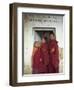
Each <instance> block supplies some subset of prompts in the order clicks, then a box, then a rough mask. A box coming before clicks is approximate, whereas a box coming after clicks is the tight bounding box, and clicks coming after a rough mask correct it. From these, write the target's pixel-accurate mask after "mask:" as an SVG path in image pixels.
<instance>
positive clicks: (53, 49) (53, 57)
mask: <svg viewBox="0 0 74 90" xmlns="http://www.w3.org/2000/svg"><path fill="white" fill-rule="evenodd" d="M48 48H49V65H48V67H49V73H58V72H59V50H58V44H57V41H56V40H50V41H49V43H48Z"/></svg>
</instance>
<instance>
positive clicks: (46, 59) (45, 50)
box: [41, 37, 49, 73]
mask: <svg viewBox="0 0 74 90" xmlns="http://www.w3.org/2000/svg"><path fill="white" fill-rule="evenodd" d="M41 53H42V57H43V61H44V62H43V63H44V64H45V65H46V68H47V69H46V72H47V73H48V67H47V66H48V64H49V52H48V44H47V38H46V37H43V38H42V41H41Z"/></svg>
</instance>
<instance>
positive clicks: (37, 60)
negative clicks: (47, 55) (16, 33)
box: [32, 48, 47, 74]
mask: <svg viewBox="0 0 74 90" xmlns="http://www.w3.org/2000/svg"><path fill="white" fill-rule="evenodd" d="M46 70H47V68H46V66H45V65H44V63H43V57H42V53H41V49H40V48H38V49H37V50H36V51H35V52H34V55H33V58H32V73H33V74H39V73H46V72H47V71H46Z"/></svg>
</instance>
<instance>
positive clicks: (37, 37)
mask: <svg viewBox="0 0 74 90" xmlns="http://www.w3.org/2000/svg"><path fill="white" fill-rule="evenodd" d="M33 31H34V42H35V41H41V39H42V37H43V35H44V34H45V35H46V37H47V38H48V39H49V34H50V33H52V32H53V33H54V34H55V36H56V28H54V27H53V28H52V27H34V28H33Z"/></svg>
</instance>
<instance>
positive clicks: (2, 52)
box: [0, 0, 74, 90]
mask: <svg viewBox="0 0 74 90" xmlns="http://www.w3.org/2000/svg"><path fill="white" fill-rule="evenodd" d="M14 1H15V2H24V3H25V2H26V3H43V4H57V5H73V11H74V0H0V90H39V89H42V90H64V89H65V90H73V89H74V80H73V84H59V85H42V86H26V87H11V86H9V85H8V82H9V3H11V2H14ZM73 16H74V12H73ZM73 22H74V18H73ZM73 28H74V25H73ZM73 34H74V31H73ZM73 38H74V36H73ZM73 45H74V43H73ZM73 50H74V49H73ZM73 56H74V55H73ZM73 64H74V62H73ZM73 68H74V66H73ZM73 71H74V69H73ZM73 75H74V72H73Z"/></svg>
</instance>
